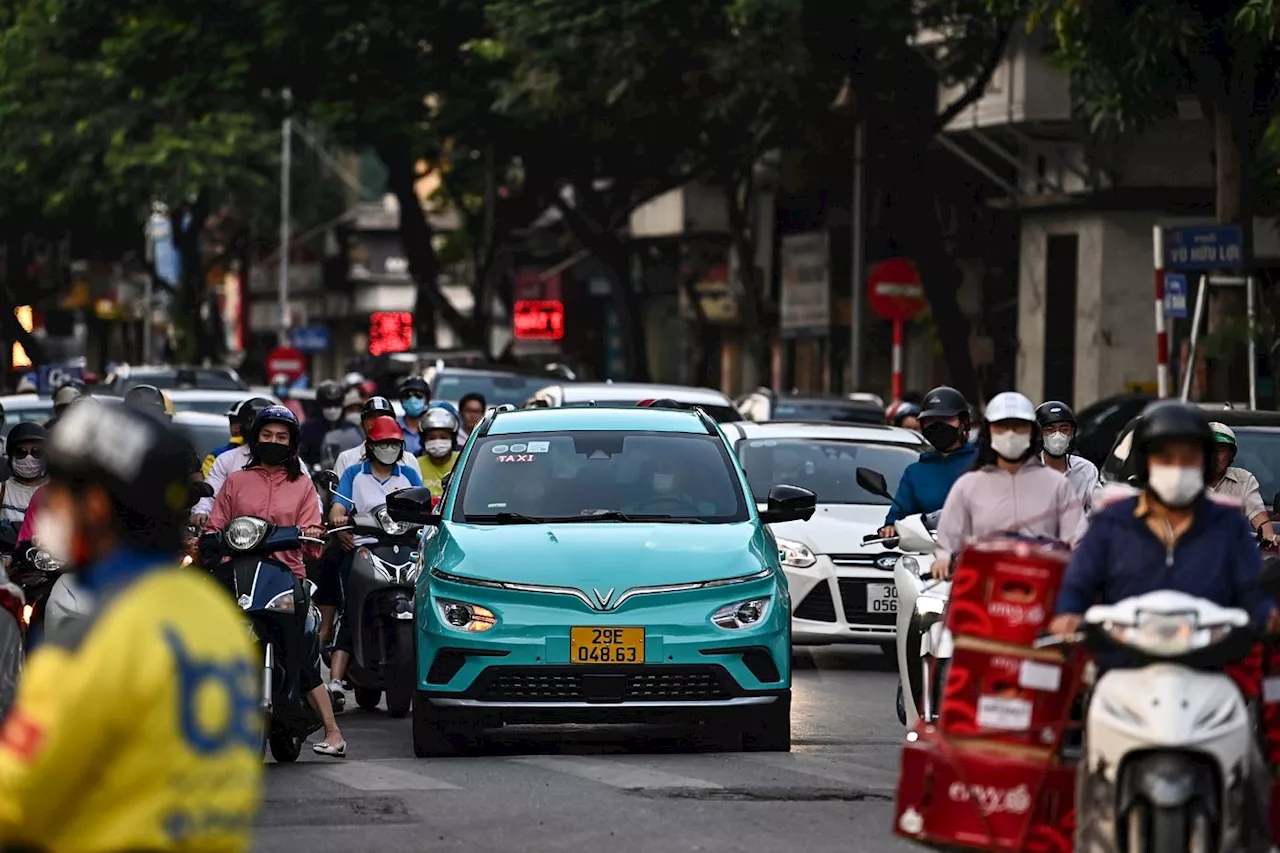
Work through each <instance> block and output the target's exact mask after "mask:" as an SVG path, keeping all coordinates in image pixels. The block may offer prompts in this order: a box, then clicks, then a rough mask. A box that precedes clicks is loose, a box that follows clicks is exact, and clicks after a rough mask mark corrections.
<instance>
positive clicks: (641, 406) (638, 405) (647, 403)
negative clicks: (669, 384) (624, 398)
mask: <svg viewBox="0 0 1280 853" xmlns="http://www.w3.org/2000/svg"><path fill="white" fill-rule="evenodd" d="M652 405H653V398H652V397H650V398H649V399H648V400H641V401H640V402H639V403H636V408H637V409H647V408H649V407H650V406H652Z"/></svg>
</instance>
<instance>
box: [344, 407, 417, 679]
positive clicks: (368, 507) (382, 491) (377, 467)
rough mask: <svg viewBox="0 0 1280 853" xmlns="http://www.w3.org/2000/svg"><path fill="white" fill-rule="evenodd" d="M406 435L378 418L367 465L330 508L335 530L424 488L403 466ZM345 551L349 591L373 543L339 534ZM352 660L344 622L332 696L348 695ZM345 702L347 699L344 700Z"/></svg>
mask: <svg viewBox="0 0 1280 853" xmlns="http://www.w3.org/2000/svg"><path fill="white" fill-rule="evenodd" d="M403 453H404V435H403V433H402V432H401V430H400V426H399V424H397V423H396V422H395V421H394V420H392V419H391V418H389V417H385V416H384V417H380V418H376V419H375V420H374V421H373V423H371V424H370V425H369V434H368V435H367V436H366V437H365V459H364V462H362V463H359V464H356V465H352V466H351V467H350V468H348V469H347V470H346V472H345V473H344V474H343V475H342V482H341V483H340V484H339V485H338V491H337V493H336V494H335V495H334V497H333V506H331V507H330V508H329V522H330V523H331V524H332V525H333V526H334V527H345V526H346V525H347V524H349V523H350V516H351V514H352V513H357V512H371V511H372V510H375V509H377V508H378V507H380V506H382V505H383V504H385V503H386V502H387V495H389V494H391V493H392V492H395V491H399V490H400V489H408V488H411V487H414V486H421V485H422V476H421V475H420V474H419V473H418V466H416V465H402V464H400V462H399V460H400V458H401V456H402V454H403ZM338 540H339V542H340V543H341V546H342V548H343V549H344V550H345V551H346V552H347V554H346V556H345V557H344V558H343V560H342V562H341V565H340V566H339V569H338V571H339V577H340V579H341V584H342V588H343V589H346V585H347V577H348V574H349V573H350V571H351V552H352V551H353V550H354V549H355V548H356V546H358V545H363V544H366V543H367V542H369V541H371V540H368V539H365V538H361V539H356V538H355V537H354V536H352V535H351V533H350V531H343V532H341V533H339V534H338ZM350 657H351V637H350V634H349V632H348V631H347V630H346V625H345V624H344V620H341V619H339V621H338V631H337V636H336V637H335V638H334V649H333V657H332V658H331V660H330V662H329V692H330V693H331V694H334V693H344V692H345V691H344V688H343V686H342V679H343V677H344V676H345V675H346V672H347V662H348V660H350ZM344 698H345V697H344Z"/></svg>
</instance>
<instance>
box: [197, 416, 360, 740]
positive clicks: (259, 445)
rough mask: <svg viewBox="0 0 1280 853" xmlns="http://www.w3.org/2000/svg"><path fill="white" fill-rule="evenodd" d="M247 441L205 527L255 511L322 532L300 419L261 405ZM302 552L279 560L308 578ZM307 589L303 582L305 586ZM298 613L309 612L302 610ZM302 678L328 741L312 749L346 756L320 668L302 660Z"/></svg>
mask: <svg viewBox="0 0 1280 853" xmlns="http://www.w3.org/2000/svg"><path fill="white" fill-rule="evenodd" d="M246 441H247V443H248V445H249V464H247V465H246V466H245V467H244V468H243V469H242V470H240V471H235V472H233V473H232V474H231V475H230V476H229V477H227V479H226V481H225V482H224V483H223V484H222V489H221V490H220V491H219V492H218V497H217V500H216V501H214V504H213V512H212V513H210V515H209V522H208V524H207V526H206V527H205V529H206V530H207V531H216V530H221V529H222V528H223V527H225V526H226V525H227V524H228V523H229V522H230V521H231V520H232V519H233V518H237V517H239V516H242V515H251V516H255V517H257V518H261V519H265V520H266V521H269V522H271V523H272V524H277V525H280V526H283V527H294V526H296V527H300V528H302V533H303V535H305V536H310V537H313V538H319V537H321V536H323V535H324V533H325V530H324V527H323V525H322V523H321V522H322V520H321V517H320V502H319V501H318V500H317V498H316V489H315V486H314V485H312V483H311V478H310V477H307V476H305V475H304V474H303V473H302V463H301V462H299V461H298V419H297V418H296V417H294V415H293V412H290V411H289V410H288V409H286V408H284V407H283V406H271V407H269V408H266V409H263V410H262V411H261V412H260V413H259V414H258V417H257V418H256V419H255V420H254V422H253V427H252V428H251V429H250V431H249V435H248V436H247V437H246ZM303 550H306V551H307V552H308V553H310V554H311V555H312V556H319V553H320V548H319V546H316V545H310V544H308V545H305V546H303ZM302 556H303V555H302V552H301V551H290V552H282V553H278V554H276V557H277V558H278V559H279V560H280V562H282V563H284V565H285V566H287V567H288V569H289V570H290V571H291V572H293V573H294V574H295V575H297V576H298V577H299V578H301V579H303V580H304V581H305V580H306V576H307V570H306V566H305V565H304V563H303V560H302ZM307 588H308V587H307V586H306V585H305V584H304V585H303V589H307ZM307 604H308V606H309V604H310V602H307ZM300 611H301V612H304V613H305V612H306V611H305V609H301V608H300ZM300 678H301V680H302V689H303V690H305V691H306V693H307V701H309V702H310V703H311V707H313V708H315V710H316V713H317V714H319V715H320V719H321V720H322V721H323V722H324V740H321V741H319V742H317V743H315V744H313V745H312V749H314V750H315V752H316V754H317V755H327V756H330V757H332V758H344V757H345V756H346V754H347V743H346V741H345V740H343V738H342V732H341V731H339V729H338V722H337V720H336V719H335V718H334V715H333V703H332V701H331V700H330V698H329V692H328V691H327V690H325V688H324V686H323V682H322V681H321V678H320V672H319V667H318V666H313V665H312V663H311V662H310V661H304V662H303V672H302V673H301V674H300Z"/></svg>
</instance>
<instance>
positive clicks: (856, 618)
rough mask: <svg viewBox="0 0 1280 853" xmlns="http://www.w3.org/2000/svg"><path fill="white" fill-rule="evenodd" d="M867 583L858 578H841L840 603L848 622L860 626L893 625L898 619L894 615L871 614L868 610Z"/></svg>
mask: <svg viewBox="0 0 1280 853" xmlns="http://www.w3.org/2000/svg"><path fill="white" fill-rule="evenodd" d="M867 583H868V582H867V581H865V580H859V579H857V578H840V603H841V604H842V605H843V607H844V618H845V621H846V622H850V623H854V624H858V625H893V624H895V623H896V622H897V620H898V617H897V616H896V615H894V614H893V613H871V612H869V611H868V610H867Z"/></svg>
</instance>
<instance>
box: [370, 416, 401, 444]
mask: <svg viewBox="0 0 1280 853" xmlns="http://www.w3.org/2000/svg"><path fill="white" fill-rule="evenodd" d="M365 438H366V439H368V440H369V441H404V432H403V431H401V429H400V424H398V423H396V421H395V418H391V417H387V416H386V415H383V416H382V417H378V418H374V419H373V423H371V424H369V430H368V432H366V433H365Z"/></svg>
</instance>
